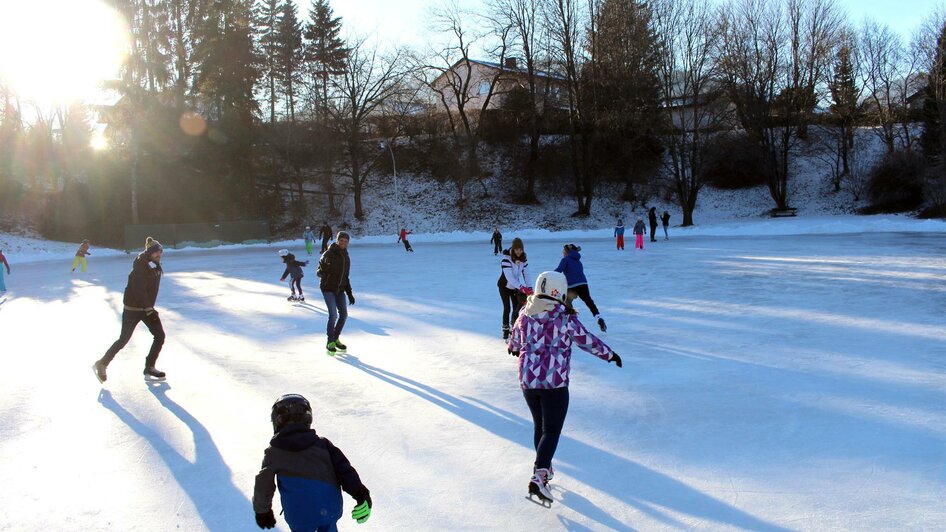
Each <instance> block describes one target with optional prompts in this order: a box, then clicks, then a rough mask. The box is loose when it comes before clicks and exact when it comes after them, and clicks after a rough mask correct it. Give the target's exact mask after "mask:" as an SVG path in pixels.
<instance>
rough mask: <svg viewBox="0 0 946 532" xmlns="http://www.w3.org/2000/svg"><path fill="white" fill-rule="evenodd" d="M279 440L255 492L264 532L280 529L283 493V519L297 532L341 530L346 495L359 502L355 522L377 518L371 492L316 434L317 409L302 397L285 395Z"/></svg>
mask: <svg viewBox="0 0 946 532" xmlns="http://www.w3.org/2000/svg"><path fill="white" fill-rule="evenodd" d="M270 421H271V422H272V424H273V437H272V438H271V439H270V440H269V447H267V448H266V450H265V451H263V466H262V468H261V469H260V472H259V473H258V474H257V475H256V482H255V483H254V486H253V512H254V513H255V514H256V524H257V526H259V527H260V528H273V527H275V526H276V515H275V514H274V513H273V496H274V495H275V494H276V490H277V489H278V490H279V495H280V499H281V501H282V510H283V511H282V513H283V517H284V518H285V519H286V524H287V525H289V528H290V529H292V530H306V531H313V532H315V531H326V532H327V531H330V530H338V528H337V522H338V520H339V519H340V518H341V517H342V511H343V502H342V490H344V491H345V493H347V494H349V495H350V496H351V497H352V498H353V499H355V507H354V509H353V510H352V512H351V517H352V519H354V520H355V522H356V523H358V524H362V523H364V522H365V521H367V520H368V518H369V517H370V516H371V492H370V491H369V490H368V488H367V487H366V486H365V485H364V483H362V481H361V477H360V476H359V475H358V471H356V470H355V468H354V467H352V465H351V462H349V460H348V458H347V457H346V456H345V453H343V452H342V451H341V449H339V448H338V447H336V446H335V445H334V444H333V443H332V442H331V441H329V440H328V438H323V437H321V436H319V435H318V434H316V432H315V430H313V429H312V406H311V405H310V404H309V401H308V400H307V399H306V398H305V397H303V396H301V395H298V394H287V395H283V396H282V397H280V398H279V399H277V400H276V402H275V403H274V404H273V408H272V412H271V414H270Z"/></svg>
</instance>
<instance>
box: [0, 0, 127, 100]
mask: <svg viewBox="0 0 946 532" xmlns="http://www.w3.org/2000/svg"><path fill="white" fill-rule="evenodd" d="M127 50H128V29H127V25H126V24H125V22H124V20H123V19H122V17H121V16H120V15H119V14H118V13H116V12H115V11H114V10H113V9H111V8H109V7H108V6H106V5H105V4H104V3H103V2H101V1H99V0H27V1H24V0H0V82H2V83H4V84H6V85H8V86H9V87H10V88H11V89H13V91H14V92H16V94H18V95H19V96H20V97H21V98H24V99H26V100H29V101H33V102H36V103H40V104H55V103H67V102H72V101H79V100H84V99H90V98H95V97H96V96H97V95H98V93H99V92H100V90H101V89H100V88H101V85H102V81H103V80H107V79H114V78H116V77H117V76H118V70H119V67H120V66H121V63H122V61H123V60H124V58H125V55H126V53H127Z"/></svg>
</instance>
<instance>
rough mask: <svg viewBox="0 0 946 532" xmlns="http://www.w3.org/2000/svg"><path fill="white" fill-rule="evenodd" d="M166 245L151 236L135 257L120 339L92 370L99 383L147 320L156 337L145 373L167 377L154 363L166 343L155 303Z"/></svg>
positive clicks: (146, 362)
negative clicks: (139, 324)
mask: <svg viewBox="0 0 946 532" xmlns="http://www.w3.org/2000/svg"><path fill="white" fill-rule="evenodd" d="M163 253H164V248H163V247H162V246H161V243H160V242H158V241H157V240H155V239H153V238H151V237H150V236H149V237H148V238H147V240H145V250H144V251H142V252H141V253H139V254H138V256H137V257H135V261H134V263H132V266H131V272H130V273H129V274H128V284H127V285H126V286H125V295H124V298H123V303H124V304H125V308H124V310H122V332H121V334H120V335H119V337H118V340H116V341H115V343H113V344H112V346H111V347H109V348H108V350H107V351H106V352H105V355H103V356H102V358H100V359H99V360H96V361H95V363H94V364H92V371H93V372H94V373H95V377H96V378H97V379H98V380H99V382H105V380H106V378H107V376H106V373H105V370H106V368H107V367H108V365H109V364H110V363H111V362H112V359H114V358H115V355H116V354H118V352H119V351H121V350H122V348H123V347H125V345H126V344H127V343H128V340H131V335H132V333H134V332H135V327H137V326H138V323H139V322H142V321H143V322H144V323H145V325H146V326H147V327H148V330H149V331H151V334H152V335H153V336H154V341H152V342H151V350H150V351H149V352H148V356H147V358H145V369H144V375H145V378H146V379H164V377H165V374H164V372H163V371H158V370H157V369H156V368H155V367H154V366H155V364H156V363H157V361H158V355H159V354H160V353H161V346H163V345H164V327H163V326H162V325H161V317H160V315H159V314H158V311H157V310H155V309H154V304H155V302H156V301H157V299H158V290H159V288H160V287H161V276H162V275H163V274H164V270H163V269H162V268H161V255H162V254H163Z"/></svg>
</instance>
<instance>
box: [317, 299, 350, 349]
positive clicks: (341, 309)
mask: <svg viewBox="0 0 946 532" xmlns="http://www.w3.org/2000/svg"><path fill="white" fill-rule="evenodd" d="M322 297H323V298H324V299H325V308H326V309H327V310H328V325H326V327H325V335H326V336H328V341H329V342H334V341H335V340H338V335H340V334H342V328H343V327H345V320H346V319H347V318H348V297H347V296H346V295H345V292H339V293H337V294H336V293H335V292H328V291H325V290H322Z"/></svg>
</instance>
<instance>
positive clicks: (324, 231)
mask: <svg viewBox="0 0 946 532" xmlns="http://www.w3.org/2000/svg"><path fill="white" fill-rule="evenodd" d="M319 233H321V235H322V251H320V252H319V253H325V250H327V249H328V243H329V241H330V240H331V239H332V227H331V226H330V225H329V224H328V222H324V223H323V224H322V228H321V229H319Z"/></svg>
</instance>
